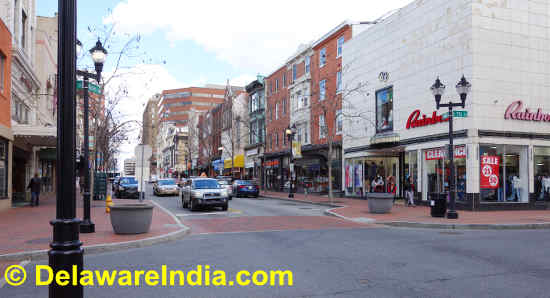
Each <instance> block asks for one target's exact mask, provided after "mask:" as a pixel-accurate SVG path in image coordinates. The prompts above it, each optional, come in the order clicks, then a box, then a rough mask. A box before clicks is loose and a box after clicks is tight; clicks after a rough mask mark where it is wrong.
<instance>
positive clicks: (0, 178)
mask: <svg viewBox="0 0 550 298" xmlns="http://www.w3.org/2000/svg"><path fill="white" fill-rule="evenodd" d="M7 196H8V141H7V140H5V139H2V138H0V198H2V197H7Z"/></svg>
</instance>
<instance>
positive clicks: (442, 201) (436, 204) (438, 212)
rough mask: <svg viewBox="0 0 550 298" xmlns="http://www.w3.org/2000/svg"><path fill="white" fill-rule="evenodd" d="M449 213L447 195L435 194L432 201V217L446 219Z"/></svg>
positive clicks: (432, 195)
mask: <svg viewBox="0 0 550 298" xmlns="http://www.w3.org/2000/svg"><path fill="white" fill-rule="evenodd" d="M446 213H447V194H446V193H434V194H431V199H430V215H431V216H432V217H445V214H446Z"/></svg>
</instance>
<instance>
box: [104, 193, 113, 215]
mask: <svg viewBox="0 0 550 298" xmlns="http://www.w3.org/2000/svg"><path fill="white" fill-rule="evenodd" d="M113 205H114V204H113V200H111V195H107V199H105V213H111V207H112V206H113Z"/></svg>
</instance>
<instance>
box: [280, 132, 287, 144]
mask: <svg viewBox="0 0 550 298" xmlns="http://www.w3.org/2000/svg"><path fill="white" fill-rule="evenodd" d="M281 137H282V138H283V145H285V146H286V139H287V138H286V129H283V134H282V136H281Z"/></svg>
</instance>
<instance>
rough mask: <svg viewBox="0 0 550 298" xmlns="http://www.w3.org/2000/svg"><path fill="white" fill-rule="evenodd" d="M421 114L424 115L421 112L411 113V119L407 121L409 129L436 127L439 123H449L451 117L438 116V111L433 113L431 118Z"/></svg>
mask: <svg viewBox="0 0 550 298" xmlns="http://www.w3.org/2000/svg"><path fill="white" fill-rule="evenodd" d="M421 114H422V113H421V112H420V110H415V111H414V112H412V113H411V115H410V116H409V119H408V120H407V129H411V128H416V127H422V126H428V125H435V124H438V123H442V122H447V121H449V117H445V115H437V112H436V111H434V112H433V113H432V116H431V117H428V116H426V115H422V116H420V115H421Z"/></svg>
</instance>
